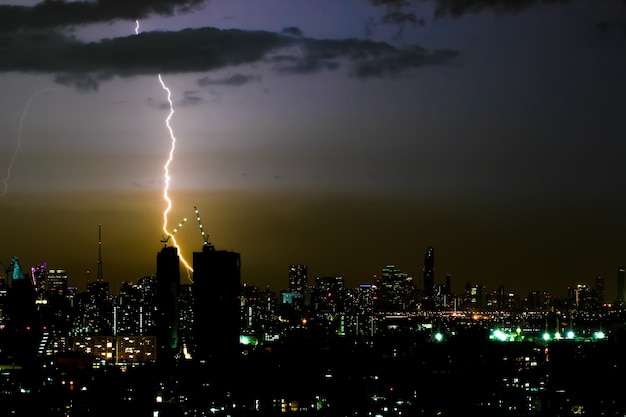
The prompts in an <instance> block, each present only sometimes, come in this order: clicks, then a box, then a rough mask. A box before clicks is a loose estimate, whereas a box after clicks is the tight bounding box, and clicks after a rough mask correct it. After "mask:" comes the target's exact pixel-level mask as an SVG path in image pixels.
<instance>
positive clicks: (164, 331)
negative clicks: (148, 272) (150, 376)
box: [155, 246, 180, 361]
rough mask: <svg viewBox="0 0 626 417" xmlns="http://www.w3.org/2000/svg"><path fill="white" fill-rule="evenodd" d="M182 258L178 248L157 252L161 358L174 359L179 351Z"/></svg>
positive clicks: (158, 339) (156, 319)
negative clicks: (179, 296) (179, 288)
mask: <svg viewBox="0 0 626 417" xmlns="http://www.w3.org/2000/svg"><path fill="white" fill-rule="evenodd" d="M179 285H180V258H179V256H178V249H177V248H175V247H172V246H164V247H163V248H162V249H161V251H160V252H159V253H158V254H157V271H156V297H155V301H156V317H155V324H156V329H155V330H156V332H155V333H156V334H155V336H156V337H157V345H158V350H157V352H158V353H157V355H158V357H159V360H164V361H165V360H168V359H172V358H173V357H174V356H175V355H176V354H177V353H178V347H179V346H178V319H179V313H178V286H179Z"/></svg>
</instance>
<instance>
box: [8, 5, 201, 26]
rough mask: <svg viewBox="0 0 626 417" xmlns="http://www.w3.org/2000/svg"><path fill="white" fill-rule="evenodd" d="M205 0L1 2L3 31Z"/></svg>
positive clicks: (128, 16)
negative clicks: (7, 3)
mask: <svg viewBox="0 0 626 417" xmlns="http://www.w3.org/2000/svg"><path fill="white" fill-rule="evenodd" d="M204 3H205V1H204V0H95V1H71V2H68V1H63V0H46V1H42V2H41V3H39V4H37V5H35V6H33V7H26V6H8V5H0V32H12V31H16V30H21V29H28V28H35V29H51V28H59V27H67V26H75V25H85V24H90V23H98V22H110V21H114V20H118V19H122V20H135V19H142V18H145V17H147V16H150V15H154V14H157V15H164V16H171V15H173V14H175V13H184V12H189V11H191V10H194V9H197V8H199V7H201V6H202V5H203V4H204Z"/></svg>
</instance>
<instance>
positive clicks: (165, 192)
mask: <svg viewBox="0 0 626 417" xmlns="http://www.w3.org/2000/svg"><path fill="white" fill-rule="evenodd" d="M159 82H160V83H161V87H163V89H164V90H165V91H166V92H167V102H168V103H169V105H170V112H169V114H168V115H167V118H166V119H165V126H167V130H168V131H169V132H170V140H171V146H170V152H169V155H168V158H167V161H166V162H165V165H163V172H164V177H165V185H164V187H163V199H164V200H165V202H166V203H167V208H166V209H165V211H163V232H165V234H166V236H171V239H172V244H173V245H174V246H175V247H177V248H179V246H178V243H177V242H176V238H175V237H174V234H173V233H170V232H169V231H168V230H167V215H168V213H169V212H170V210H171V209H172V200H171V199H170V197H169V195H168V190H169V187H170V180H171V176H170V170H169V166H170V164H171V163H172V161H173V160H174V151H175V150H176V136H175V135H174V129H172V125H171V124H170V120H171V119H172V116H173V115H174V103H172V92H171V91H170V89H169V88H168V86H167V85H165V82H164V81H163V78H162V77H161V74H159ZM179 249H180V248H179ZM179 256H180V260H181V261H182V263H183V265H185V268H187V276H188V277H189V275H190V273H191V272H193V268H192V267H191V266H190V265H189V263H188V262H187V261H186V260H185V258H184V257H183V256H182V255H181V254H180V253H179ZM190 280H191V279H190Z"/></svg>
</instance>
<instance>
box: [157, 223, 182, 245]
mask: <svg viewBox="0 0 626 417" xmlns="http://www.w3.org/2000/svg"><path fill="white" fill-rule="evenodd" d="M186 221H187V218H186V217H185V218H184V219H183V220H182V221H181V222H180V223H178V226H176V228H174V230H172V233H170V234H169V235H167V237H165V236H163V239H161V242H162V243H163V247H166V246H167V242H169V240H170V238H171V237H172V236H174V233H176V232H177V231H178V229H180V228H181V226H182V225H183V224H184V223H185V222H186Z"/></svg>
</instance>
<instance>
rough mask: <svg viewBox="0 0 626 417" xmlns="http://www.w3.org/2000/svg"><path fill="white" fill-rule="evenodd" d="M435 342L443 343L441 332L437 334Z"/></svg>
mask: <svg viewBox="0 0 626 417" xmlns="http://www.w3.org/2000/svg"><path fill="white" fill-rule="evenodd" d="M435 340H436V341H437V342H441V341H442V340H443V334H441V333H440V332H437V333H435Z"/></svg>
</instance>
